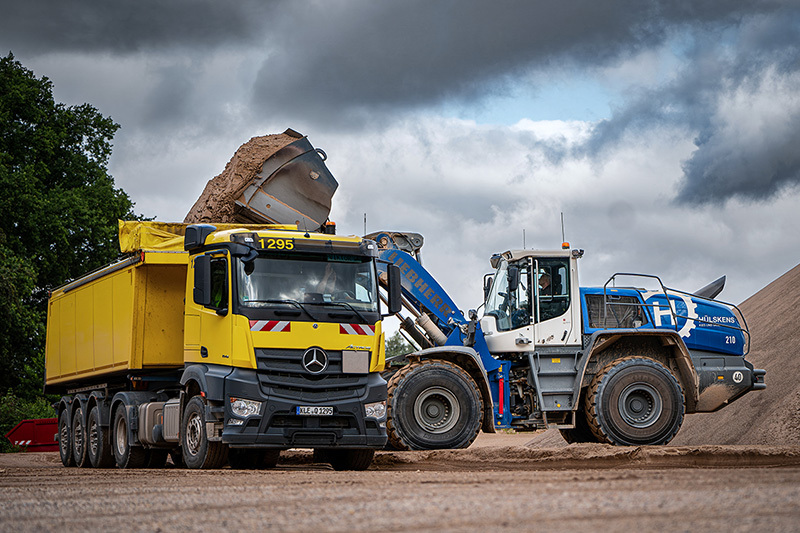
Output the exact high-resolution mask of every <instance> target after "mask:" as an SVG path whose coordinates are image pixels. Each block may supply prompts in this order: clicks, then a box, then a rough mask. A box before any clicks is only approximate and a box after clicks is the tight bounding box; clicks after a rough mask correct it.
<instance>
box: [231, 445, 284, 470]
mask: <svg viewBox="0 0 800 533" xmlns="http://www.w3.org/2000/svg"><path fill="white" fill-rule="evenodd" d="M280 456H281V451H280V450H272V449H268V450H265V449H258V448H256V449H248V448H231V449H230V450H228V464H230V465H231V468H233V469H236V470H261V469H264V468H275V465H277V464H278V459H280Z"/></svg>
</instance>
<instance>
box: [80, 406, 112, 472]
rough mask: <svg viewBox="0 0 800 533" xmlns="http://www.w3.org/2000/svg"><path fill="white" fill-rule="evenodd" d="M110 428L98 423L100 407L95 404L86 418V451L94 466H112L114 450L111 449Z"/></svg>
mask: <svg viewBox="0 0 800 533" xmlns="http://www.w3.org/2000/svg"><path fill="white" fill-rule="evenodd" d="M110 433H111V428H104V427H102V426H101V425H100V407H99V406H97V405H95V406H94V407H92V409H91V411H89V418H87V420H86V440H87V445H86V453H87V455H88V456H89V462H90V463H91V465H92V466H93V467H94V468H109V467H111V466H114V452H112V451H111V438H110Z"/></svg>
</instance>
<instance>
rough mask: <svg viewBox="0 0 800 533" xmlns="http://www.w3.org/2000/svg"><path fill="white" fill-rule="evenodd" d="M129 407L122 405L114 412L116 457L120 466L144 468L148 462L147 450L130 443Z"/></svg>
mask: <svg viewBox="0 0 800 533" xmlns="http://www.w3.org/2000/svg"><path fill="white" fill-rule="evenodd" d="M129 427H130V423H129V421H128V409H127V407H126V406H124V405H120V406H119V407H118V408H117V410H116V412H115V413H114V426H113V428H114V431H113V433H112V434H111V441H112V448H113V449H114V459H115V460H116V462H117V466H118V467H119V468H142V467H143V466H144V465H145V464H146V463H147V450H145V449H144V448H142V447H141V446H133V445H132V444H131V443H130V439H129V435H128V428H129Z"/></svg>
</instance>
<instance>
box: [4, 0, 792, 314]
mask: <svg viewBox="0 0 800 533" xmlns="http://www.w3.org/2000/svg"><path fill="white" fill-rule="evenodd" d="M2 12H3V16H2V18H1V19H0V52H2V53H3V54H4V55H5V54H6V53H7V52H8V51H11V52H13V53H14V55H15V57H16V59H17V60H19V61H20V62H21V63H22V64H23V65H25V66H26V67H28V68H30V69H32V70H33V71H34V72H35V74H36V75H37V76H47V77H49V78H50V79H51V80H52V81H53V83H54V85H55V96H56V98H57V99H58V100H60V101H62V102H64V103H66V104H69V105H71V104H81V103H84V102H88V103H91V104H92V105H94V106H95V107H97V108H98V109H99V110H100V112H102V113H103V114H105V115H107V116H111V117H112V118H113V119H114V120H115V121H117V122H118V123H120V124H121V126H122V127H121V129H120V130H119V132H118V133H117V136H116V138H115V141H114V145H115V147H114V152H113V155H112V157H111V161H110V171H111V173H112V175H113V176H114V178H115V180H116V183H117V185H118V186H120V187H122V188H123V189H124V190H125V191H127V192H128V194H129V195H130V196H131V197H132V199H133V200H134V201H135V202H136V210H137V212H140V213H142V214H144V215H147V216H155V217H157V218H158V219H159V220H170V221H171V220H182V219H183V217H184V215H185V214H186V212H187V211H188V210H189V208H190V207H191V205H192V204H193V203H194V201H195V199H196V198H197V197H198V196H199V194H200V192H201V190H202V189H203V187H204V186H205V183H206V181H207V180H208V179H210V178H212V177H213V176H215V175H217V174H218V173H219V172H221V171H222V169H223V168H224V166H225V163H226V162H227V161H228V159H229V158H230V157H231V155H232V154H233V153H234V151H235V150H236V149H237V148H238V147H239V146H240V145H241V144H242V143H244V142H246V141H247V140H248V139H250V138H251V137H253V136H256V135H264V134H267V133H279V132H281V131H283V130H285V129H286V128H287V127H291V128H293V129H295V130H297V131H300V132H302V133H304V134H306V135H308V137H309V139H310V141H311V142H312V144H314V146H317V147H320V148H323V149H324V150H325V151H326V152H327V154H328V166H329V168H330V169H331V171H332V172H333V174H334V176H336V178H337V180H338V181H339V184H340V186H339V190H338V192H337V195H336V197H335V198H334V206H333V212H332V214H331V218H332V219H333V220H335V221H336V222H337V223H338V227H339V232H340V233H355V234H362V233H363V229H364V227H363V224H364V222H363V220H364V214H365V213H366V214H367V231H368V232H372V231H377V230H398V231H399V230H405V231H414V232H418V233H422V234H423V235H425V237H426V244H425V246H424V248H423V258H424V263H425V265H426V267H428V268H429V269H430V270H431V271H432V273H433V274H434V275H435V276H436V277H437V278H438V279H439V280H440V281H441V283H442V284H443V285H444V286H445V288H446V289H448V290H449V291H450V292H451V294H452V296H453V297H454V299H455V300H456V302H457V303H458V304H459V305H461V306H462V307H463V308H465V309H466V308H469V307H475V306H477V305H478V304H479V303H480V300H481V289H480V286H481V277H482V274H483V273H485V272H488V271H489V264H488V258H489V256H490V255H491V254H492V253H493V252H501V251H504V250H507V249H510V248H521V247H522V246H523V232H524V236H525V240H524V244H525V245H526V246H527V247H528V248H544V249H547V248H555V247H558V246H559V245H560V243H561V213H563V214H564V219H565V222H566V237H567V240H568V241H570V242H571V244H572V245H573V247H578V248H583V249H585V250H586V255H585V256H584V258H583V259H582V260H581V277H582V280H581V281H582V284H584V285H597V284H600V285H601V284H602V283H604V282H605V280H606V279H607V278H608V276H609V275H610V274H612V273H614V272H618V271H626V272H646V273H652V274H658V275H660V276H661V277H662V278H663V280H664V281H665V283H667V284H668V285H671V286H674V287H677V288H682V289H685V290H696V289H698V288H700V287H701V286H703V285H705V284H706V283H708V282H710V281H712V280H714V279H716V278H717V277H719V276H721V275H723V274H726V275H727V276H728V284H727V287H726V289H725V291H724V292H723V293H722V294H721V296H720V297H721V298H722V299H726V300H728V301H732V302H734V303H739V302H741V301H743V300H744V299H746V298H747V297H748V296H750V295H751V294H753V293H755V292H756V291H758V290H759V289H760V288H762V287H763V286H765V285H766V284H768V283H769V282H770V281H772V280H773V279H775V278H777V277H778V276H780V275H781V274H783V273H784V272H785V271H787V270H789V269H790V268H792V267H794V266H795V265H797V264H798V263H800V187H798V182H800V2H798V0H772V1H770V0H762V1H758V0H750V1H747V2H744V1H741V2H734V1H730V2H728V1H721V0H720V1H708V0H691V1H685V0H672V1H669V2H656V1H648V0H608V1H604V2H597V1H596V0H576V1H563V2H554V1H546V0H527V1H513V0H508V1H503V2H488V1H485V2H479V1H474V0H472V1H470V0H461V1H453V0H451V1H444V0H440V1H436V0H425V1H418V0H413V1H412V0H408V1H393V2H380V1H368V0H363V1H358V0H351V1H344V0H341V1H339V0H322V1H300V0H295V1H288V0H287V1H270V2H267V1H259V0H237V1H236V2H219V1H203V0H195V1H187V0H171V1H169V2H162V1H153V0H140V1H138V2H113V1H112V2H100V3H98V2H88V1H82V2H81V1H67V2H65V1H63V0H58V1H55V0H52V1H47V0H37V1H35V2H20V1H17V2H11V1H8V0H6V1H3V9H2Z"/></svg>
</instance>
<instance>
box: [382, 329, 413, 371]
mask: <svg viewBox="0 0 800 533" xmlns="http://www.w3.org/2000/svg"><path fill="white" fill-rule="evenodd" d="M413 351H414V347H413V346H411V345H410V344H409V343H407V342H406V340H405V339H404V338H403V336H402V335H400V332H399V331H396V332H395V334H394V335H392V336H391V337H389V338H388V339H386V359H389V358H390V357H396V356H403V355H406V354H409V353H411V352H413ZM393 362H394V363H403V364H404V363H406V362H407V361H406V360H405V358H401V359H398V360H396V361H393Z"/></svg>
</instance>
